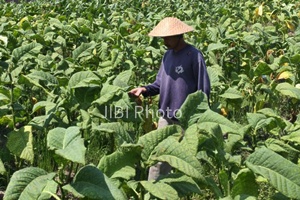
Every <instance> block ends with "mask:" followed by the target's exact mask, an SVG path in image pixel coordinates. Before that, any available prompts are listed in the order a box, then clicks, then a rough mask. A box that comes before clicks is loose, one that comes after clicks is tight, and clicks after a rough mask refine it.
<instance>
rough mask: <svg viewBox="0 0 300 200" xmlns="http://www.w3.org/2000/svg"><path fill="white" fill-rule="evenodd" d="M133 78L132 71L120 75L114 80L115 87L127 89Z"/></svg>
mask: <svg viewBox="0 0 300 200" xmlns="http://www.w3.org/2000/svg"><path fill="white" fill-rule="evenodd" d="M131 77H132V71H131V70H126V71H124V72H121V73H120V74H118V76H117V77H116V78H115V79H114V80H113V85H116V86H119V87H121V88H125V87H128V86H129V82H130V80H131Z"/></svg>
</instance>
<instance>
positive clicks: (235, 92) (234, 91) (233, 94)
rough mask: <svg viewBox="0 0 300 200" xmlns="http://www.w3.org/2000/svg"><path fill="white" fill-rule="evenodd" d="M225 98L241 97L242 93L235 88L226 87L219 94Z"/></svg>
mask: <svg viewBox="0 0 300 200" xmlns="http://www.w3.org/2000/svg"><path fill="white" fill-rule="evenodd" d="M219 96H220V97H223V98H225V99H242V98H243V95H242V93H240V92H239V91H238V90H237V89H235V88H228V89H227V90H226V91H225V93H223V94H221V95H219Z"/></svg>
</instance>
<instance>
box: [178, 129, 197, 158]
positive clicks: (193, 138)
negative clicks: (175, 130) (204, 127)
mask: <svg viewBox="0 0 300 200" xmlns="http://www.w3.org/2000/svg"><path fill="white" fill-rule="evenodd" d="M198 133H199V128H198V126H197V124H193V125H192V126H190V127H189V128H188V129H187V130H186V131H185V132H184V137H183V139H182V141H181V144H182V145H184V146H185V147H186V148H188V149H189V152H190V153H191V154H193V155H196V154H197V153H198V145H199V139H198Z"/></svg>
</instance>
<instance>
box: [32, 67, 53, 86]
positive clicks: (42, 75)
mask: <svg viewBox="0 0 300 200" xmlns="http://www.w3.org/2000/svg"><path fill="white" fill-rule="evenodd" d="M27 77H29V78H31V79H32V80H35V81H37V82H38V81H42V82H43V84H42V85H45V86H48V87H51V86H57V85H58V80H57V78H56V77H55V76H53V75H52V74H50V73H49V72H44V71H37V70H33V71H32V72H31V73H30V74H28V75H27Z"/></svg>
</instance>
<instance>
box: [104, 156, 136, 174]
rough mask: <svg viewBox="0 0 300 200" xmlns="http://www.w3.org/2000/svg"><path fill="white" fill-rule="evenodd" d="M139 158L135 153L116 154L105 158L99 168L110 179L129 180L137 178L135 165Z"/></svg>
mask: <svg viewBox="0 0 300 200" xmlns="http://www.w3.org/2000/svg"><path fill="white" fill-rule="evenodd" d="M138 161H139V156H138V154H137V153H135V152H114V153H113V154H111V155H108V156H103V157H102V158H101V160H100V162H99V164H98V168H99V169H100V170H101V171H102V172H103V173H105V174H106V175H107V176H108V177H110V178H122V179H125V180H129V179H130V178H132V177H134V176H135V164H136V163H137V162H138Z"/></svg>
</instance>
